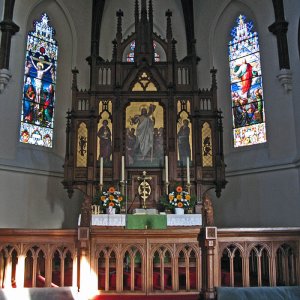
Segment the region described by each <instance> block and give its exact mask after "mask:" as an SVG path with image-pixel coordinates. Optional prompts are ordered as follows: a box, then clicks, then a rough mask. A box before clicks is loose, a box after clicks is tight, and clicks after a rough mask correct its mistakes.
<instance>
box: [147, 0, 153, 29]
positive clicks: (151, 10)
mask: <svg viewBox="0 0 300 300" xmlns="http://www.w3.org/2000/svg"><path fill="white" fill-rule="evenodd" d="M148 13H149V23H150V31H151V32H153V5H152V0H149V12H148Z"/></svg>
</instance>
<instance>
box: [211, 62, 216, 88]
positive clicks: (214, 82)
mask: <svg viewBox="0 0 300 300" xmlns="http://www.w3.org/2000/svg"><path fill="white" fill-rule="evenodd" d="M210 73H211V88H212V89H216V88H217V76H216V74H217V70H216V69H215V68H214V67H213V68H212V69H211V70H210Z"/></svg>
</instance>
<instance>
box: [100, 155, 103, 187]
mask: <svg viewBox="0 0 300 300" xmlns="http://www.w3.org/2000/svg"><path fill="white" fill-rule="evenodd" d="M100 185H101V186H102V185H103V157H102V156H101V157H100Z"/></svg>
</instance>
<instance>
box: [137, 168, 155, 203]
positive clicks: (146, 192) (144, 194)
mask: <svg viewBox="0 0 300 300" xmlns="http://www.w3.org/2000/svg"><path fill="white" fill-rule="evenodd" d="M146 174H147V173H146V171H143V175H142V176H139V177H138V178H137V179H138V181H141V183H140V184H139V187H138V193H139V195H140V197H141V198H142V200H143V205H142V208H147V207H146V200H147V199H148V198H149V196H150V195H151V186H150V184H149V182H147V180H151V179H152V177H151V176H147V175H146Z"/></svg>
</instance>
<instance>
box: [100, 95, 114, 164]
mask: <svg viewBox="0 0 300 300" xmlns="http://www.w3.org/2000/svg"><path fill="white" fill-rule="evenodd" d="M111 111H112V103H111V101H109V100H103V101H100V103H99V122H98V130H97V137H98V144H97V145H98V146H97V157H98V160H99V161H100V157H102V158H103V166H105V167H109V166H111V165H112V122H111Z"/></svg>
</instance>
